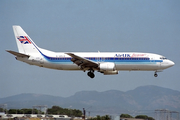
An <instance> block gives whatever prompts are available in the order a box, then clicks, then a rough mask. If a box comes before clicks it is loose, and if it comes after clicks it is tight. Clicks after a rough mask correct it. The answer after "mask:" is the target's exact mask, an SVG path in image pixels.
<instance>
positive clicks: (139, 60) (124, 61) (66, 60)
mask: <svg viewBox="0 0 180 120" xmlns="http://www.w3.org/2000/svg"><path fill="white" fill-rule="evenodd" d="M32 44H33V45H34V43H33V42H32ZM34 46H35V47H36V49H37V50H38V51H39V52H40V53H41V55H42V56H43V57H44V58H45V59H46V60H47V61H49V62H52V63H59V64H67V63H72V61H71V57H49V56H47V55H45V54H43V53H42V52H41V51H40V50H39V49H38V47H37V46H36V45H34ZM85 58H86V59H89V60H92V61H94V62H114V63H116V64H152V63H154V64H155V63H156V62H163V60H150V59H149V58H147V57H146V58H138V57H137V58H134V57H133V58H131V57H106V58H105V57H98V58H96V57H85Z"/></svg>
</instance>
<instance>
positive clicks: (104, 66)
mask: <svg viewBox="0 0 180 120" xmlns="http://www.w3.org/2000/svg"><path fill="white" fill-rule="evenodd" d="M99 68H100V71H114V70H116V68H115V64H114V63H111V62H104V63H100V65H99Z"/></svg>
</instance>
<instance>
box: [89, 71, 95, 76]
mask: <svg viewBox="0 0 180 120" xmlns="http://www.w3.org/2000/svg"><path fill="white" fill-rule="evenodd" d="M87 75H88V76H89V77H90V78H94V77H95V75H94V73H93V72H91V71H90V72H88V73H87Z"/></svg>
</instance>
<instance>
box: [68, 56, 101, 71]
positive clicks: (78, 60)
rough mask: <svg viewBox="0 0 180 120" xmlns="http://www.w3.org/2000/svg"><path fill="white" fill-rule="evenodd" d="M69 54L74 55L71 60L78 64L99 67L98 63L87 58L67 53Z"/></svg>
mask: <svg viewBox="0 0 180 120" xmlns="http://www.w3.org/2000/svg"><path fill="white" fill-rule="evenodd" d="M65 54H67V55H69V56H71V57H72V59H71V61H72V62H74V63H75V64H77V65H78V66H83V67H94V68H96V67H98V63H96V62H94V61H91V60H88V59H86V58H83V57H80V56H78V55H75V54H73V53H65Z"/></svg>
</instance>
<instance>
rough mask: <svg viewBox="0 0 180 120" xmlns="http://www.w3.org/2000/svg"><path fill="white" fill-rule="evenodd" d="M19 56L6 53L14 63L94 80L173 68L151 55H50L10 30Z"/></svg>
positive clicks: (21, 32)
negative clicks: (75, 72) (77, 73)
mask: <svg viewBox="0 0 180 120" xmlns="http://www.w3.org/2000/svg"><path fill="white" fill-rule="evenodd" d="M13 31H14V35H15V39H16V43H17V46H18V50H19V52H15V51H11V50H7V52H9V53H11V54H13V55H15V56H16V59H17V60H20V61H23V62H26V63H28V64H31V65H37V66H40V67H45V68H50V69H57V70H82V71H86V70H88V71H89V72H88V73H87V74H88V76H89V77H91V78H94V77H95V75H94V71H98V72H101V73H103V74H104V75H114V74H118V71H120V70H126V71H132V70H141V71H155V74H154V76H155V77H157V74H156V72H158V71H162V70H164V69H166V68H169V67H171V66H173V65H174V62H172V61H170V60H168V59H167V58H165V57H163V56H161V55H157V54H152V53H137V52H68V53H62V52H52V51H49V50H45V49H42V48H39V47H38V46H37V45H36V44H35V43H34V42H33V40H32V39H31V38H30V37H29V36H28V35H27V33H26V32H25V31H24V30H23V29H22V28H21V27H20V26H16V25H15V26H13Z"/></svg>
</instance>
